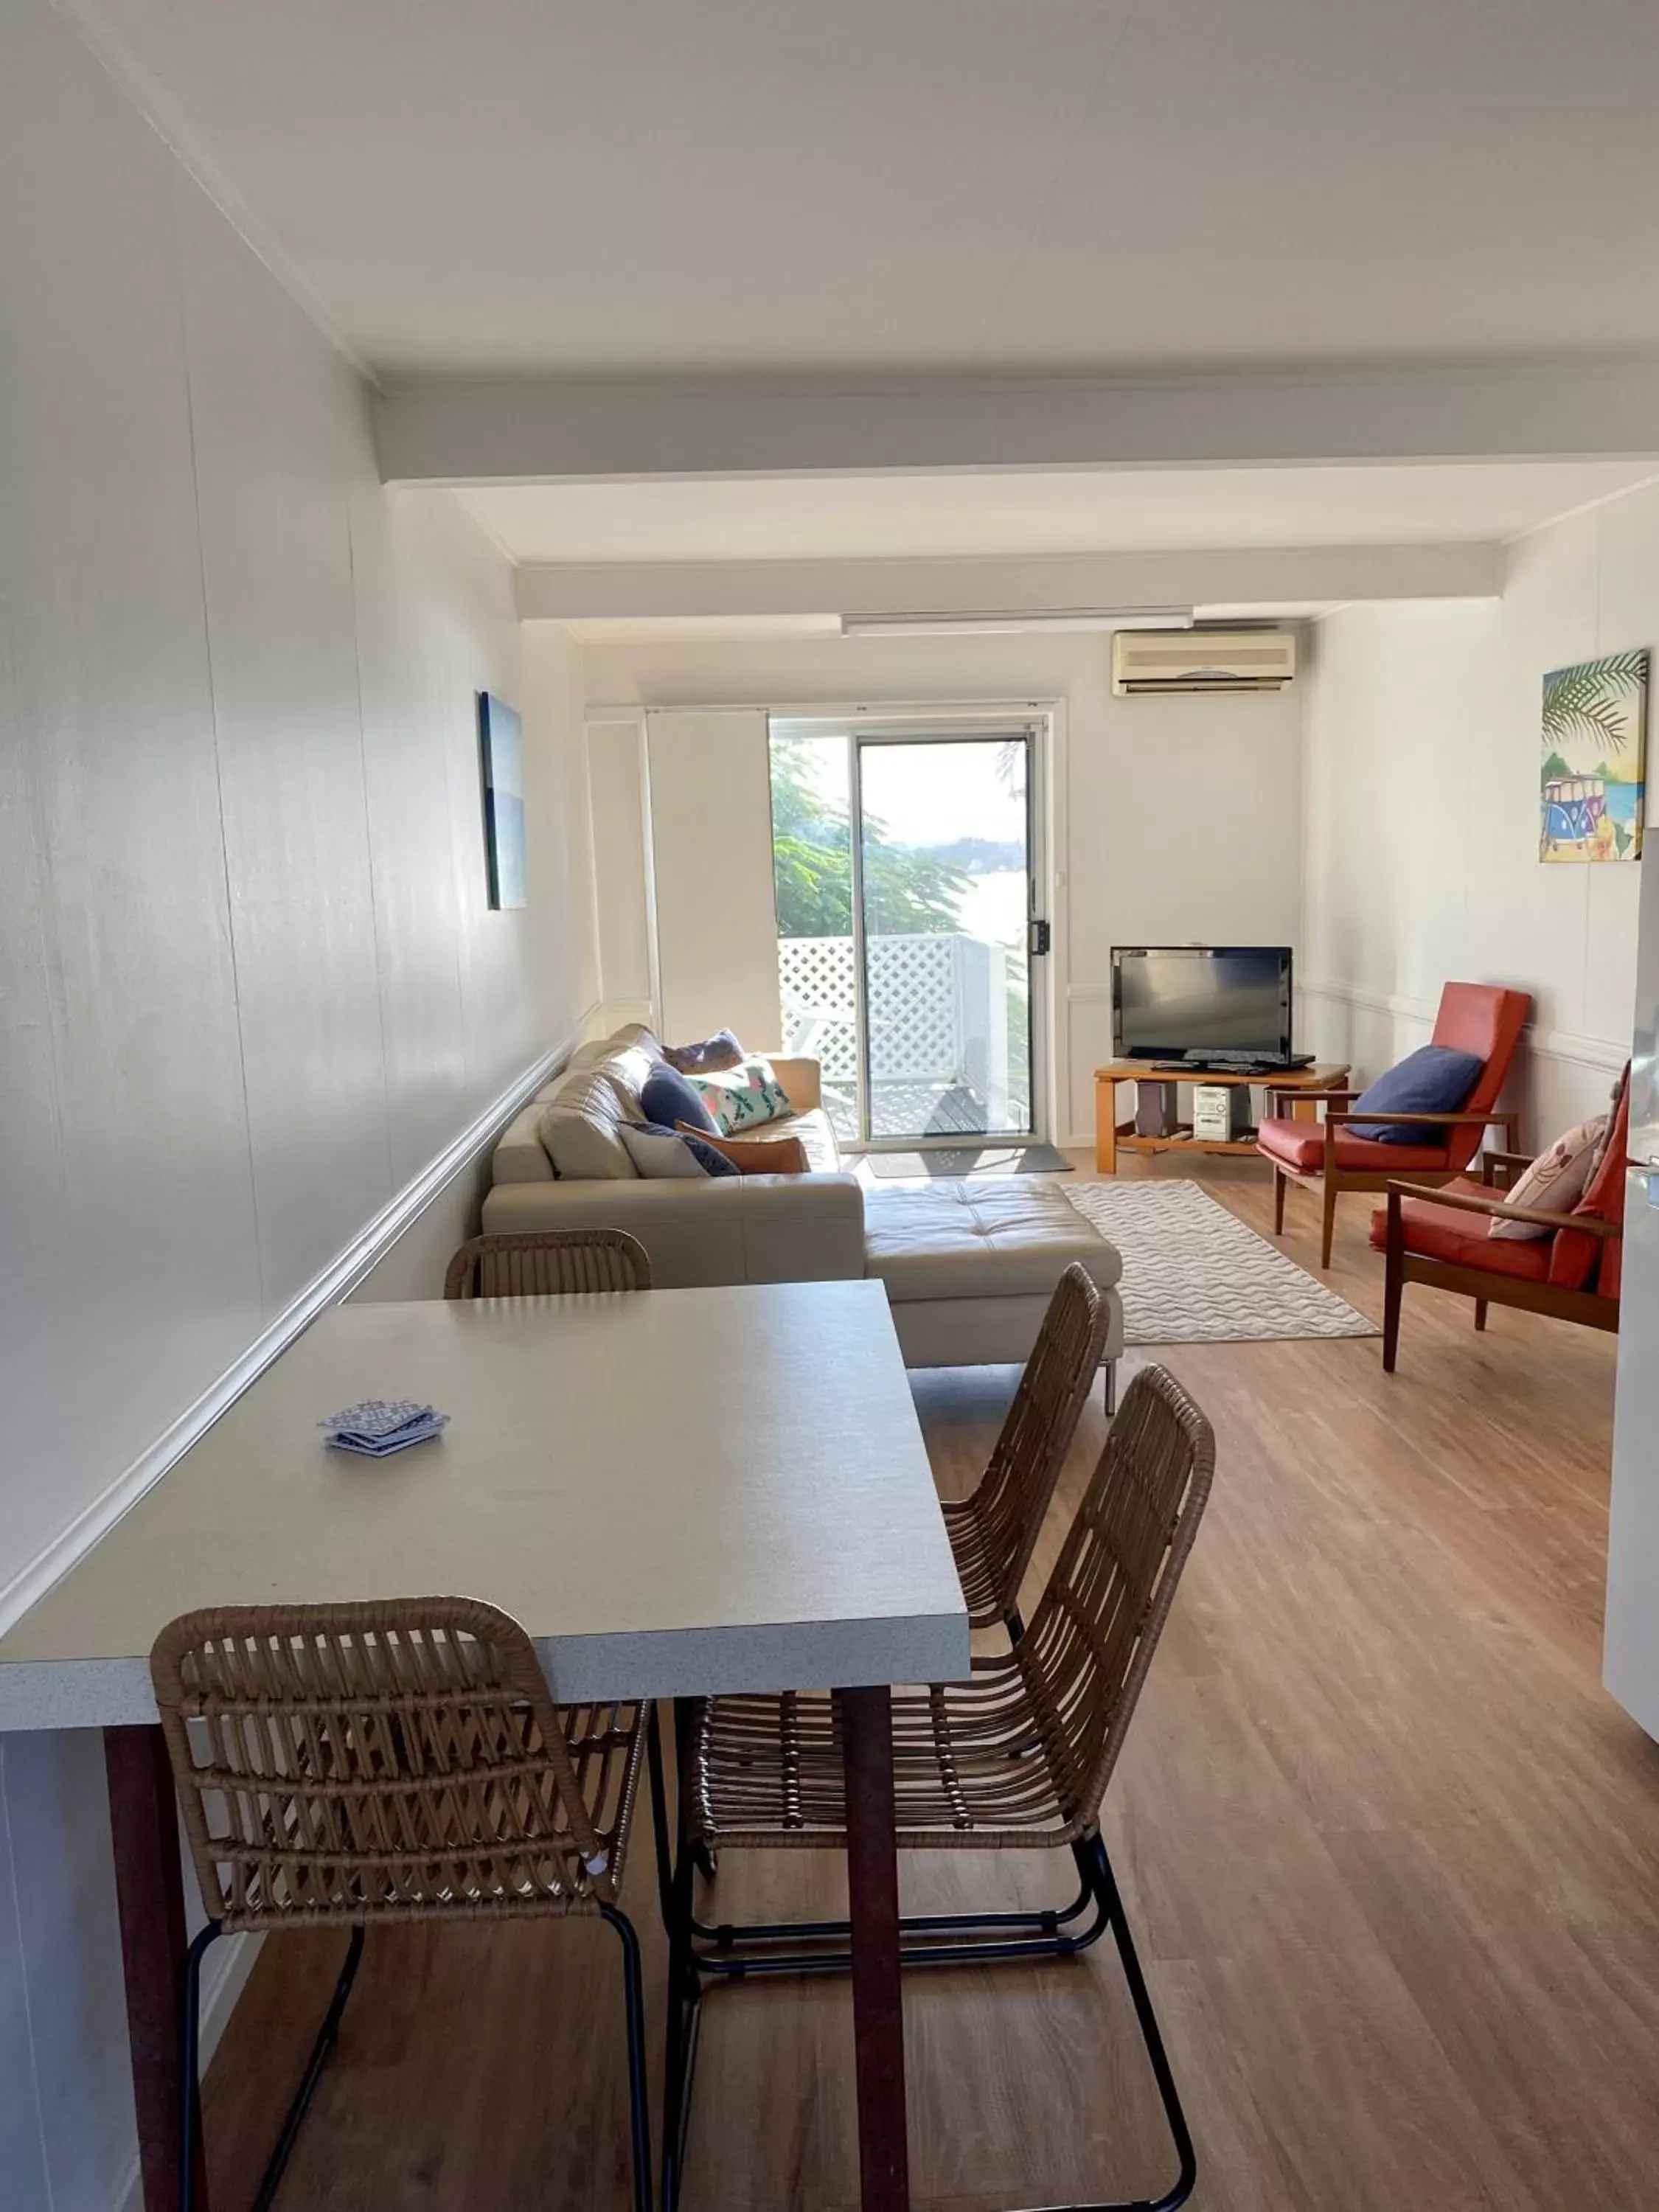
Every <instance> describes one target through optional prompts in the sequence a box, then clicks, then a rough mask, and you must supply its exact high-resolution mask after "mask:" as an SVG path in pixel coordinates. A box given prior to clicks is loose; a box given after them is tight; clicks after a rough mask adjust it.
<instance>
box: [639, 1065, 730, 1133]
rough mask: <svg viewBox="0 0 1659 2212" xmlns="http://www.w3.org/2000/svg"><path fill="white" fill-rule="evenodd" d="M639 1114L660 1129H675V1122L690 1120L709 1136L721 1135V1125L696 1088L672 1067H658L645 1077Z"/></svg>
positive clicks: (693, 1125) (641, 1088)
mask: <svg viewBox="0 0 1659 2212" xmlns="http://www.w3.org/2000/svg"><path fill="white" fill-rule="evenodd" d="M640 1111H641V1113H642V1114H643V1115H644V1116H645V1118H646V1120H647V1121H654V1122H655V1123H656V1124H657V1126H658V1127H659V1128H663V1129H671V1128H672V1127H674V1125H675V1124H676V1122H678V1121H689V1122H690V1124H691V1127H693V1128H694V1129H702V1131H704V1133H706V1134H707V1135H708V1136H711V1137H718V1136H719V1134H720V1125H719V1124H718V1122H716V1121H715V1119H714V1115H712V1114H711V1113H710V1112H709V1110H708V1108H707V1107H706V1106H705V1105H704V1104H703V1103H702V1093H701V1092H700V1091H698V1089H697V1087H696V1085H695V1084H692V1083H688V1082H687V1081H686V1079H685V1078H684V1076H683V1075H681V1074H679V1073H678V1072H677V1071H676V1070H675V1069H673V1068H671V1067H668V1066H660V1065H659V1066H656V1067H653V1069H652V1071H651V1073H650V1074H649V1075H647V1077H646V1079H645V1081H644V1083H643V1084H642V1085H641V1086H640Z"/></svg>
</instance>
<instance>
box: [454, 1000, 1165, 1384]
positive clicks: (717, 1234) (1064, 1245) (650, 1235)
mask: <svg viewBox="0 0 1659 2212" xmlns="http://www.w3.org/2000/svg"><path fill="white" fill-rule="evenodd" d="M658 1057H659V1048H658V1046H657V1043H656V1041H655V1039H654V1038H653V1037H652V1036H651V1035H650V1033H649V1032H648V1031H647V1030H642V1029H640V1028H638V1027H637V1026H635V1027H632V1028H629V1029H626V1030H619V1031H618V1032H617V1035H616V1036H613V1037H607V1038H605V1039H604V1040H602V1041H601V1042H597V1043H594V1044H590V1045H585V1046H583V1047H582V1048H581V1049H580V1051H579V1052H578V1053H577V1054H575V1055H574V1058H573V1059H572V1060H571V1062H570V1064H569V1066H568V1067H567V1068H566V1069H565V1071H564V1073H562V1075H561V1076H560V1077H559V1078H558V1079H557V1080H556V1082H554V1083H552V1084H550V1085H548V1086H547V1088H546V1089H545V1090H544V1091H542V1092H540V1093H539V1094H538V1097H536V1098H534V1099H533V1100H532V1102H531V1103H530V1104H529V1105H528V1106H526V1108H525V1109H523V1110H522V1112H520V1114H519V1115H518V1116H517V1117H516V1118H515V1120H514V1121H513V1122H512V1123H511V1124H510V1125H509V1126H508V1127H507V1129H506V1130H505V1131H504V1132H503V1133H502V1135H501V1138H500V1139H499V1140H498V1142H497V1144H496V1146H495V1156H494V1159H493V1162H492V1165H491V1188H490V1189H489V1194H488V1195H487V1196H486V1198H485V1200H484V1204H483V1226H484V1228H485V1229H486V1230H487V1231H502V1230H525V1229H577V1228H583V1227H593V1228H599V1227H606V1228H615V1229H626V1230H627V1231H629V1232H630V1234H632V1235H633V1236H635V1237H638V1238H639V1240H640V1242H641V1243H642V1244H643V1245H644V1247H645V1249H646V1251H647V1254H648V1255H649V1257H650V1261H651V1273H652V1279H653V1282H654V1283H656V1284H657V1285H659V1286H660V1287H662V1288H664V1289H668V1290H672V1289H679V1288H685V1287H690V1286H694V1285H700V1284H706V1283H780V1282H812V1281H823V1280H827V1279H845V1278H848V1277H853V1278H856V1277H859V1276H862V1275H873V1276H878V1277H879V1278H880V1279H881V1280H882V1281H883V1283H884V1284H885V1285H886V1289H887V1295H888V1298H889V1300H890V1304H891V1306H892V1310H893V1321H894V1325H895V1328H896V1330H897V1333H898V1338H899V1342H900V1344H901V1346H902V1347H903V1351H904V1356H905V1359H906V1361H907V1363H908V1364H909V1365H910V1366H912V1367H934V1366H964V1365H978V1364H1000V1363H1004V1362H1012V1361H1016V1360H1022V1359H1024V1358H1025V1356H1026V1354H1027V1352H1029V1351H1030V1348H1031V1345H1032V1342H1033V1340H1034V1339H1035V1337H1036V1330H1037V1326H1038V1324H1039V1322H1041V1320H1042V1312H1043V1309H1044V1307H1045V1306H1046V1305H1047V1304H1048V1297H1049V1294H1050V1292H1051V1291H1053V1289H1054V1284H1055V1282H1056V1281H1057V1280H1058V1279H1059V1277H1060V1273H1061V1271H1062V1270H1063V1269H1064V1268H1065V1267H1066V1266H1067V1265H1068V1263H1069V1262H1070V1261H1073V1260H1080V1261H1082V1262H1083V1264H1084V1265H1085V1267H1087V1268H1088V1269H1089V1272H1090V1273H1091V1275H1092V1276H1093V1277H1094V1279H1095V1280H1096V1281H1097V1283H1099V1284H1100V1285H1101V1287H1102V1288H1103V1290H1105V1291H1107V1292H1108V1294H1109V1301H1110V1304H1111V1309H1112V1319H1111V1328H1110V1333H1109V1336H1108V1340H1107V1347H1106V1358H1107V1360H1108V1361H1114V1360H1115V1359H1116V1358H1117V1356H1118V1353H1119V1352H1121V1349H1122V1309H1121V1304H1120V1302H1119V1299H1118V1296H1117V1292H1116V1290H1115V1285H1116V1283H1117V1279H1118V1276H1119V1273H1120V1272H1121V1268H1120V1262H1119V1260H1118V1255H1117V1253H1116V1251H1115V1249H1114V1247H1113V1246H1112V1245H1110V1244H1109V1243H1107V1242H1106V1240H1105V1239H1104V1238H1103V1237H1102V1236H1100V1234H1099V1233H1098V1231H1096V1230H1095V1229H1094V1228H1093V1227H1092V1225H1091V1224H1090V1223H1089V1222H1087V1221H1085V1219H1084V1218H1083V1217H1082V1215H1081V1214H1079V1212H1077V1210H1076V1208H1075V1207H1074V1206H1070V1205H1068V1204H1067V1202H1066V1196H1065V1194H1064V1192H1063V1191H1062V1190H1060V1188H1057V1187H1056V1186H1055V1184H1054V1182H1053V1181H1051V1180H1050V1179H1048V1178H1040V1177H1034V1176H1033V1177H1024V1176H1022V1177H1013V1176H1008V1177H1002V1178H994V1179H993V1178H987V1179H981V1180H980V1181H978V1182H951V1181H943V1182H934V1183H931V1184H929V1185H928V1186H927V1188H914V1187H903V1186H900V1187H895V1188H891V1189H886V1190H879V1191H866V1189H865V1188H864V1187H863V1186H862V1185H861V1183H860V1181H859V1179H858V1177H857V1176H856V1175H854V1174H853V1173H852V1172H851V1171H850V1170H847V1169H844V1168H843V1167H842V1164H841V1154H840V1148H839V1146H837V1144H836V1134H835V1131H834V1129H833V1128H832V1127H831V1126H830V1122H829V1116H828V1115H827V1114H826V1113H825V1112H824V1110H823V1102H822V1094H821V1091H820V1087H819V1077H818V1065H817V1061H816V1060H791V1059H786V1058H781V1057H778V1056H774V1057H773V1061H772V1065H773V1067H774V1068H775V1071H776V1073H777V1076H778V1079H779V1080H780V1082H781V1084H782V1085H783V1088H784V1090H785V1091H786V1092H787V1095H788V1097H789V1099H790V1101H791V1103H792V1104H793V1106H794V1108H795V1111H794V1113H793V1115H790V1116H789V1117H787V1119H785V1120H783V1121H776V1122H772V1123H769V1124H767V1125H766V1126H765V1127H763V1128H758V1129H756V1130H754V1131H753V1132H750V1133H752V1134H753V1135H754V1136H755V1137H757V1138H769V1137H772V1136H780V1137H781V1136H795V1137H799V1139H800V1140H801V1143H802V1146H803V1147H804V1149H805V1153H806V1157H807V1159H808V1161H809V1163H810V1171H809V1172H808V1173H807V1174H805V1175H780V1176H768V1175H758V1176H757V1175H746V1176H718V1177H715V1176H711V1177H708V1178H699V1179H696V1180H690V1179H688V1180H684V1181H682V1180H674V1179H666V1180H662V1181H658V1180H654V1179H649V1178H647V1177H644V1176H640V1175H639V1174H638V1173H637V1172H636V1170H635V1166H634V1163H633V1161H632V1159H631V1158H629V1153H628V1152H627V1150H626V1148H625V1147H624V1146H623V1142H622V1139H621V1138H620V1136H619V1135H618V1134H617V1130H618V1127H619V1125H620V1124H621V1123H622V1122H623V1121H640V1120H641V1118H642V1116H641V1111H640V1104H639V1093H640V1086H641V1084H642V1083H643V1081H644V1079H645V1078H646V1076H647V1074H648V1073H649V1071H650V1068H651V1066H652V1065H653V1061H654V1060H656V1059H657V1058H658Z"/></svg>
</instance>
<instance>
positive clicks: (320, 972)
mask: <svg viewBox="0 0 1659 2212" xmlns="http://www.w3.org/2000/svg"><path fill="white" fill-rule="evenodd" d="M176 191H177V196H178V201H179V238H180V249H181V258H182V262H183V266H184V270H185V310H186V316H185V321H186V330H187V332H188V337H189V348H190V384H191V408H192V411H193V415H194V419H195V426H196V469H197V501H198V505H199V507H200V512H201V528H202V562H203V568H204V574H205V578H206V588H207V609H208V631H209V639H210V647H211V652H212V663H213V697H214V708H215V714H216V720H217V724H218V731H219V762H220V781H221V791H222V805H223V811H224V836H225V867H226V872H227V874H228V878H229V882H230V888H231V927H232V931H233V935H234V945H235V954H236V972H237V983H238V990H239V993H240V1000H241V1007H242V1030H243V1065H244V1067H245V1070H246V1079H247V1103H248V1127H249V1134H250V1140H251V1143H252V1155H253V1182H254V1200H255V1204H256V1206H257V1207H258V1217H259V1244H260V1261H261V1273H262V1283H263V1289H264V1301H265V1308H266V1312H267V1315H268V1316H270V1315H274V1314H276V1312H278V1311H280V1310H281V1309H282V1308H283V1306H284V1305H286V1304H288V1302H289V1299H290V1298H291V1297H293V1296H294V1295H295V1292H296V1291H298V1290H299V1289H300V1288H301V1285H303V1284H305V1283H306V1282H307V1281H308V1280H309V1279H310V1278H311V1276H313V1274H314V1273H316V1272H317V1270H318V1269H319V1267H322V1266H323V1265H324V1263H325V1261H327V1260H328V1259H329V1258H330V1257H331V1255H332V1254H333V1253H334V1252H335V1251H336V1250H337V1249H339V1246H340V1244H341V1243H342V1242H343V1237H342V1234H341V1231H342V1228H343V1227H344V1226H351V1227H355V1226H356V1225H358V1224H359V1223H361V1222H362V1221H363V1220H365V1219H366V1218H368V1216H369V1215H370V1214H372V1213H374V1212H375V1211H376V1210H377V1209H378V1208H379V1207H380V1206H381V1205H383V1204H384V1203H385V1201H386V1199H387V1198H388V1197H389V1196H390V1194H391V1188H392V1170H391V1161H390V1157H389V1152H388V1142H387V1127H386V1061H385V1055H384V1052H383V1049H382V1044H381V1035H380V987H379V981H378V976H377V971H376V952H375V939H374V885H373V878H372V875H371V871H370V861H369V848H368V808H367V799H366V796H365V791H364V781H363V754H362V730H361V724H360V720H359V712H358V697H357V643H356V627H355V623H354V617H353V605H352V586H351V539H350V531H349V520H348V498H347V487H348V481H349V478H348V471H349V468H350V465H351V462H352V459H353V458H354V456H353V450H352V433H353V429H354V427H355V426H354V423H353V420H352V418H353V416H355V415H361V410H362V399H361V395H360V394H359V392H358V391H357V389H356V385H355V382H354V380H352V379H351V378H350V376H349V372H348V371H347V370H346V368H344V366H343V363H341V362H338V361H337V359H335V357H334V356H332V355H331V354H329V353H328V352H326V351H325V349H322V348H320V347H319V345H318V343H317V342H316V335H315V333H314V331H312V330H311V329H310V328H309V326H308V325H307V324H306V323H305V322H304V320H303V319H301V316H300V315H299V313H297V312H296V310H295V307H293V305H292V303H291V302H290V301H288V300H286V299H285V298H284V297H283V295H282V294H281V293H280V292H278V291H277V290H276V287H275V286H274V285H273V284H272V283H271V282H270V277H269V276H268V275H267V274H266V272H265V271H264V270H263V269H262V268H261V267H260V266H259V264H258V263H257V262H255V261H253V260H252V259H251V258H250V257H249V255H248V254H247V252H246V249H245V248H244V247H243V246H241V244H240V240H237V239H236V238H235V236H234V234H232V233H231V232H230V231H229V230H228V228H227V227H226V225H225V224H224V222H222V219H221V218H220V216H218V214H217V213H216V210H214V209H213V208H212V207H210V205H209V204H208V203H207V201H206V200H204V198H203V197H202V195H201V194H200V192H199V191H197V189H196V187H195V185H193V184H192V183H191V181H190V179H187V178H185V176H184V175H183V173H182V172H180V173H179V176H178V179H177V185H176Z"/></svg>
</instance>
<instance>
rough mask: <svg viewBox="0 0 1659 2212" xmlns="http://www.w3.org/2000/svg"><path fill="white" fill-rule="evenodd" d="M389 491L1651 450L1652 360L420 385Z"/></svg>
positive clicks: (1656, 391)
mask: <svg viewBox="0 0 1659 2212" xmlns="http://www.w3.org/2000/svg"><path fill="white" fill-rule="evenodd" d="M374 406H375V413H376V418H377V435H378V439H379V446H380V470H381V474H382V476H383V477H385V479H386V482H387V483H572V482H579V481H591V480H594V479H605V478H617V477H645V478H665V477H688V476H689V477H699V476H712V477H720V476H746V475H766V476H791V475H808V474H816V473H818V472H820V471H826V470H827V471H840V472H846V473H853V474H865V475H868V474H872V473H882V472H886V471H911V470H919V469H942V470H948V471H978V470H984V469H1110V468H1181V467H1192V468H1212V467H1225V466H1228V465H1233V466H1240V467H1248V466H1252V465H1273V464H1294V463H1298V462H1302V463H1339V464H1340V463H1343V462H1348V463H1353V462H1367V461H1467V460H1540V459H1573V458H1581V457H1587V456H1593V457H1597V458H1601V459H1646V458H1649V457H1651V456H1654V455H1659V356H1654V355H1641V356H1632V355H1621V356H1618V357H1617V358H1612V359H1597V360H1590V359H1587V360H1578V361H1570V362H1532V363H1517V362H1463V363H1460V364H1457V365H1455V366H1449V365H1445V364H1441V365H1438V366H1428V367H1425V366H1420V365H1419V366H1415V367H1414V366H1411V365H1409V364H1399V365H1388V366H1382V367H1378V366H1375V365H1373V366H1371V367H1369V368H1357V367H1348V368H1342V367H1331V368H1294V369H1292V368H1260V369H1249V368H1242V369H1237V370H1230V371H1214V372H1206V373H1202V374H1200V373H1195V372H1182V373H1171V374H1164V375H1152V374H1137V375H1133V376H1112V377H1092V378H1091V377H1048V378H1041V377H1033V378H1024V379H1006V378H1005V379H995V380H992V379H967V378H962V377H935V378H931V379H930V378H916V377H909V378H887V379H869V378H854V377H846V378H838V379H831V380H824V379H822V378H820V379H803V378H776V377H774V378H766V379H757V378H741V377H728V378H702V379H668V378H665V379H660V380H641V379H638V378H633V379H629V378H625V377H623V378H615V379H611V380H607V381H605V382H603V383H594V382H581V383H572V382H561V381H556V380H554V381H540V382H538V381H536V380H522V381H518V382H513V383H498V384H470V383H451V382H427V383H420V384H411V385H409V386H404V387H402V388H399V389H396V390H393V391H392V392H386V393H384V394H382V395H380V396H378V397H377V398H376V399H375V402H374Z"/></svg>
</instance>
